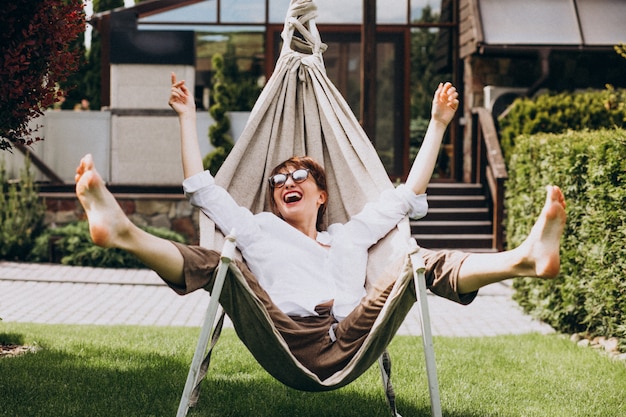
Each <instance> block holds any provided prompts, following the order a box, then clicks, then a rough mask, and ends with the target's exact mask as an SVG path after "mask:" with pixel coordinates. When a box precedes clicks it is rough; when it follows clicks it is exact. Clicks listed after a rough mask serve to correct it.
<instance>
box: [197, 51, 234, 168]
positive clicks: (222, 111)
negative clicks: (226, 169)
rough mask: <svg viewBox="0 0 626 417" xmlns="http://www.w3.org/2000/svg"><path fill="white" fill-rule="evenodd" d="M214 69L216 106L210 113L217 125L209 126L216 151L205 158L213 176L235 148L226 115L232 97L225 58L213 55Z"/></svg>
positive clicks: (205, 163)
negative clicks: (225, 73) (227, 82)
mask: <svg viewBox="0 0 626 417" xmlns="http://www.w3.org/2000/svg"><path fill="white" fill-rule="evenodd" d="M212 62H213V67H214V68H215V83H214V84H213V100H214V104H213V105H212V106H211V107H210V108H209V113H210V114H211V117H213V120H214V121H215V123H213V124H212V125H211V126H209V138H210V140H211V144H212V145H213V146H214V147H215V149H214V150H213V151H212V152H211V153H209V154H208V155H206V156H205V157H204V161H203V164H204V169H208V170H209V171H210V172H212V173H213V174H215V173H217V171H218V170H219V169H220V167H221V166H222V164H223V163H224V161H225V160H226V157H227V156H228V154H229V152H230V150H231V149H232V148H233V146H234V142H233V138H232V137H231V136H230V135H229V134H228V132H229V131H230V120H229V119H228V116H227V115H226V112H227V111H228V110H229V103H230V95H229V90H228V86H227V85H226V80H225V76H224V58H223V57H222V55H221V54H215V55H213V59H212Z"/></svg>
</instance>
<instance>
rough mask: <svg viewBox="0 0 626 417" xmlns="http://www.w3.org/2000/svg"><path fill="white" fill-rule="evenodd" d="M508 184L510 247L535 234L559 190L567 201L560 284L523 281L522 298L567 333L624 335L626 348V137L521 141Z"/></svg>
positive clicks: (601, 134) (615, 133) (607, 134)
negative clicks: (548, 197)
mask: <svg viewBox="0 0 626 417" xmlns="http://www.w3.org/2000/svg"><path fill="white" fill-rule="evenodd" d="M509 168H510V169H509V176H510V177H509V181H508V183H507V196H506V205H507V218H508V223H507V225H506V230H507V243H508V245H509V246H510V247H514V246H517V245H518V244H519V243H521V241H522V240H523V239H524V237H525V236H526V235H527V234H528V232H529V230H530V228H531V226H532V223H533V222H534V219H535V217H536V215H537V214H538V213H539V210H540V209H541V207H542V205H543V202H544V199H545V190H544V188H543V187H544V186H545V185H547V184H555V185H559V186H560V187H561V188H562V190H563V192H564V193H565V197H566V201H567V215H568V219H567V225H566V229H565V233H564V236H563V239H562V241H561V243H562V248H561V275H560V277H559V278H558V279H556V280H536V279H521V280H516V282H515V284H514V285H515V288H516V290H517V293H516V296H515V298H516V299H517V301H518V302H519V303H520V305H521V306H522V307H523V308H524V309H525V310H526V311H527V312H529V313H531V314H533V315H534V316H536V317H538V318H540V319H541V320H543V321H545V322H547V323H549V324H550V325H551V326H553V327H555V328H556V329H557V330H559V331H563V332H588V333H589V334H591V335H604V336H617V337H619V338H620V339H621V340H622V343H626V325H625V324H624V323H626V245H625V244H624V242H626V131H624V130H621V129H614V130H600V131H596V132H589V131H580V132H568V133H565V134H560V135H554V134H538V135H534V136H528V135H524V136H520V137H518V138H517V139H516V141H515V149H514V151H513V153H512V155H511V160H510V167H509Z"/></svg>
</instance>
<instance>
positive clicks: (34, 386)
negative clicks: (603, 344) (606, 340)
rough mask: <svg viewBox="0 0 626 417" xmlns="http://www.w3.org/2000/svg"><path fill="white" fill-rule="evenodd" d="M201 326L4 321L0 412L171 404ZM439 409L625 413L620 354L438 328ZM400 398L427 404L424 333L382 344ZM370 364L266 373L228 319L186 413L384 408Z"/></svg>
mask: <svg viewBox="0 0 626 417" xmlns="http://www.w3.org/2000/svg"><path fill="white" fill-rule="evenodd" d="M198 333H199V329H197V328H173V327H172V328H169V327H166V328H164V327H134V326H66V325H63V326H56V325H36V324H21V323H2V322H0V341H8V342H13V343H27V344H37V345H38V346H39V347H40V348H41V349H40V350H39V351H38V352H36V353H29V354H25V355H22V356H18V357H14V358H10V357H4V358H0V416H11V417H16V416H19V417H35V416H46V417H57V416H63V417H71V416H76V417H78V416H80V417H97V416H111V417H113V416H115V417H117V416H125V417H130V416H142V417H146V416H157V417H161V416H175V415H176V410H177V408H178V402H179V400H180V396H181V393H182V390H183V387H184V384H185V379H186V376H187V371H188V368H189V364H190V362H191V357H192V356H193V351H194V349H195V344H196V340H197V336H198ZM435 351H436V356H437V365H438V375H439V384H440V393H441V401H442V408H443V414H444V416H453V417H479V416H480V417H482V416H506V417H513V416H524V417H528V416H541V417H554V416H567V417H572V416H581V417H582V416H585V417H589V416H606V417H617V416H626V364H624V363H623V362H617V361H613V360H610V359H608V358H606V357H605V356H603V355H601V354H600V353H598V352H596V351H593V350H592V349H589V348H580V347H578V346H576V345H575V344H574V343H572V342H570V341H569V340H567V339H566V338H564V337H561V336H558V335H549V336H545V335H522V336H499V337H489V338H486V337H485V338H449V337H437V338H435ZM390 353H391V355H392V358H393V361H394V362H393V366H394V367H393V382H394V387H395V389H396V394H397V399H398V410H399V412H400V413H401V414H402V416H403V417H411V416H424V417H426V416H430V400H429V396H428V388H427V379H426V373H425V369H424V359H423V353H422V344H421V340H420V339H419V338H416V337H397V338H396V339H395V340H394V341H393V343H392V344H391V346H390ZM387 415H389V412H388V409H387V405H386V403H385V399H384V396H383V392H382V388H381V386H380V375H379V371H378V369H377V367H373V368H372V369H370V370H369V371H368V372H367V373H365V374H364V375H363V376H362V377H361V378H359V379H358V380H357V381H355V382H354V383H352V384H350V385H348V386H347V387H344V388H341V389H339V390H335V391H331V392H325V393H307V392H299V391H295V390H293V389H290V388H287V387H285V386H283V385H282V384H280V383H278V382H276V381H275V380H274V379H272V378H271V377H270V376H269V375H268V374H267V373H266V372H265V371H264V370H263V369H262V368H260V367H259V366H258V365H257V363H256V362H255V361H254V359H253V358H252V356H251V355H250V354H249V353H248V351H247V350H246V349H245V348H244V347H243V345H242V344H241V342H239V340H238V339H237V338H236V336H235V334H234V332H233V331H232V330H230V329H227V330H226V331H225V333H224V334H223V336H222V339H221V340H220V342H219V343H218V345H217V348H216V351H215V353H214V356H213V363H212V365H211V369H210V370H209V375H208V377H207V380H206V381H205V382H204V383H203V386H202V392H201V395H200V402H199V404H198V406H197V407H196V408H195V409H192V410H191V411H190V413H189V416H268V417H269V416H272V417H273V416H290V417H291V416H311V417H313V416H315V417H320V416H321V417H323V416H355V417H365V416H387Z"/></svg>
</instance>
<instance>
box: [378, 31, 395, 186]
mask: <svg viewBox="0 0 626 417" xmlns="http://www.w3.org/2000/svg"><path fill="white" fill-rule="evenodd" d="M376 58H377V59H376V65H377V68H376V71H377V74H376V79H377V82H376V142H375V144H374V145H375V147H376V150H377V151H378V156H379V157H380V160H381V161H382V162H383V165H384V166H385V169H386V170H387V173H388V174H389V175H392V176H397V175H401V174H402V172H400V170H399V168H400V167H401V166H400V167H399V166H398V164H397V163H396V162H397V161H396V160H397V159H398V157H399V156H400V154H401V151H402V149H396V142H397V140H396V138H397V132H398V129H400V127H401V126H402V124H401V123H398V119H397V117H396V116H397V107H398V106H401V105H402V98H401V97H397V96H396V93H397V92H398V91H397V89H396V84H397V82H401V80H402V77H401V76H399V75H400V74H398V72H399V71H398V69H399V68H401V67H402V65H398V62H397V57H396V48H395V44H394V43H392V42H385V43H381V42H379V43H378V47H377V48H376ZM400 72H401V71H400ZM398 152H400V154H399V153H398Z"/></svg>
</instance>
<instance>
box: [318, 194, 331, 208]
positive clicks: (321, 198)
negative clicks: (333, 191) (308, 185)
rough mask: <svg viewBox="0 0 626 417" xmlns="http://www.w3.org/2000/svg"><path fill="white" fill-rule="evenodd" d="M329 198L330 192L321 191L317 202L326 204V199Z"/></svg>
mask: <svg viewBox="0 0 626 417" xmlns="http://www.w3.org/2000/svg"><path fill="white" fill-rule="evenodd" d="M327 200H328V193H327V192H326V191H321V192H320V196H319V198H318V199H317V202H318V203H319V205H320V206H321V205H322V204H326V201H327Z"/></svg>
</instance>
